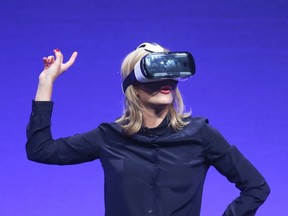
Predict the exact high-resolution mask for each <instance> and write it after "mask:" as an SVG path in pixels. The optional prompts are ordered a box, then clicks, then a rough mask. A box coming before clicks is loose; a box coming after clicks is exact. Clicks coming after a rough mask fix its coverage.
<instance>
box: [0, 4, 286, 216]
mask: <svg viewBox="0 0 288 216" xmlns="http://www.w3.org/2000/svg"><path fill="white" fill-rule="evenodd" d="M0 29H1V32H0V44H1V47H0V52H1V56H0V65H1V85H0V94H1V112H0V120H1V124H0V131H1V145H0V152H1V153H0V154H1V155H0V164H1V165H0V173H1V178H0V215H3V216H18V215H21V216H38V215H39V216H40V215H41V216H60V215H61V216H65V215H69V216H74V215H75V216H76V215H77V216H78V215H85V216H90V215H91V216H92V215H99V216H101V215H103V214H104V204H103V173H102V169H101V164H100V163H99V161H94V162H91V163H85V164H81V165H73V166H62V167H61V166H51V165H42V164H37V163H33V162H30V161H28V160H27V159H26V153H25V148H24V146H25V142H26V137H25V128H26V124H27V122H28V118H29V114H30V110H31V100H32V99H33V97H34V95H35V91H36V88H37V81H38V75H39V74H40V72H41V70H42V57H43V56H47V55H50V54H52V50H53V49H54V48H60V49H61V51H62V52H63V53H64V55H65V57H66V58H65V59H66V60H67V59H68V57H69V55H70V54H71V53H72V52H73V51H74V50H77V51H78V52H79V56H78V59H77V62H76V63H75V65H73V67H72V68H71V69H70V70H69V71H68V72H67V73H66V74H64V75H63V76H61V77H60V78H59V79H58V80H57V82H56V83H55V87H54V95H53V100H54V101H55V107H54V113H53V132H54V137H55V138H57V137H60V136H68V135H72V134H74V133H80V132H84V131H87V130H90V129H92V128H94V127H96V126H97V125H98V124H99V123H101V122H104V121H105V122H107V121H108V122H110V121H113V120H114V119H115V118H116V117H118V116H119V115H120V114H121V113H122V102H123V95H122V92H121V88H120V82H121V79H120V75H119V68H120V64H121V62H122V60H123V58H124V57H125V55H126V54H127V53H128V52H130V51H131V50H133V49H134V48H135V47H136V46H137V45H138V44H140V43H141V42H146V41H154V42H158V43H160V44H161V45H163V46H165V47H167V48H169V49H171V50H187V51H190V52H192V53H193V55H194V56H195V60H196V64H197V74H196V75H195V77H193V78H192V79H190V80H189V81H186V82H183V83H180V89H181V90H182V94H183V97H184V101H185V103H186V107H187V108H188V109H190V108H191V109H192V111H193V115H194V116H205V117H207V118H209V120H210V123H211V124H212V125H213V126H215V127H216V128H218V129H219V130H220V132H221V133H222V134H223V135H224V136H225V137H226V138H227V140H228V141H229V142H230V143H231V144H235V145H237V146H238V148H239V149H240V150H241V151H242V152H243V154H244V155H246V157H247V158H248V159H249V160H250V161H251V162H252V163H253V164H254V165H255V166H256V167H257V168H258V169H259V170H260V172H261V173H262V174H263V175H264V176H265V178H266V179H267V181H268V182H269V185H270V187H271V189H272V192H271V195H270V197H269V198H268V200H267V201H266V203H265V204H264V205H263V206H262V207H261V208H260V209H259V212H258V215H264V216H266V215H267V216H270V215H277V216H282V215H283V216H284V215H288V208H287V200H288V199H287V195H288V188H287V181H288V174H287V166H286V163H287V153H288V147H287V138H288V135H287V134H288V133H287V128H288V115H287V110H288V102H287V93H288V69H287V64H288V41H287V38H288V1H286V0H253V1H233V0H230V1H228V0H227V1H224V0H222V1H212V0H203V1H193V0H178V1H168V0H159V1H157V0H147V1H136V0H98V1H97V0H82V1H79V0H77V1H76V0H62V1H61V0H58V1H56V0H50V1H43V0H30V1H22V0H1V2H0ZM237 194H238V191H237V190H236V189H235V187H234V185H232V184H230V183H229V182H228V181H227V180H226V178H225V177H223V176H221V175H220V174H218V173H217V172H216V171H215V170H214V168H211V169H210V171H209V174H208V176H207V181H206V184H205V188H204V195H203V205H202V213H201V215H204V216H214V215H215V216H218V215H221V213H222V212H223V211H224V209H225V207H226V206H227V205H228V203H229V202H231V201H232V199H234V198H235V197H236V196H237Z"/></svg>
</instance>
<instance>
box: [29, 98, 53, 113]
mask: <svg viewBox="0 0 288 216" xmlns="http://www.w3.org/2000/svg"><path fill="white" fill-rule="evenodd" d="M53 105H54V102H53V101H35V100H32V110H33V111H44V112H52V110H53Z"/></svg>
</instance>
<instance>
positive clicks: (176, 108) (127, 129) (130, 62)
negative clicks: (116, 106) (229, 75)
mask: <svg viewBox="0 0 288 216" xmlns="http://www.w3.org/2000/svg"><path fill="white" fill-rule="evenodd" d="M167 51H168V50H167ZM147 54H149V52H147V51H145V50H144V48H138V49H136V50H134V51H132V52H131V53H129V54H128V55H127V56H126V58H125V59H124V61H123V62H122V65H121V76H122V79H123V80H124V79H125V77H126V76H128V75H129V74H130V73H131V71H133V68H134V66H135V64H136V63H137V62H138V61H139V60H140V59H141V58H143V57H144V56H145V55H147ZM124 100H125V101H124V108H123V114H122V116H121V117H120V118H119V119H117V120H116V121H115V122H116V123H119V124H120V125H121V126H122V129H123V132H124V133H125V134H127V135H133V134H135V133H137V132H138V131H139V130H140V129H141V127H142V123H143V107H142V106H141V101H140V99H139V98H138V97H137V93H136V90H135V88H134V86H133V85H130V86H129V87H128V88H127V89H126V91H125V99H124ZM184 110H185V106H184V103H183V99H182V96H181V93H180V91H179V89H178V87H176V89H175V96H174V100H173V103H172V104H171V105H170V107H169V112H168V117H169V120H170V125H171V127H172V128H173V129H174V130H175V131H177V130H181V129H183V127H184V126H186V125H187V124H189V121H187V120H186V121H185V118H187V117H189V116H190V114H191V113H190V112H188V113H185V112H184Z"/></svg>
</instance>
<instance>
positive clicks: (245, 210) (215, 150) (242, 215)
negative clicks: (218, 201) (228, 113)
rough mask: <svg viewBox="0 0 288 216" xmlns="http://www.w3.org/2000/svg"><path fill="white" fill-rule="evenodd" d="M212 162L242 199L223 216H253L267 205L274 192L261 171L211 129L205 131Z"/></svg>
mask: <svg viewBox="0 0 288 216" xmlns="http://www.w3.org/2000/svg"><path fill="white" fill-rule="evenodd" d="M202 136H203V139H204V140H205V152H206V157H207V160H208V162H209V163H210V164H211V165H212V166H214V167H215V168H216V169H217V170H218V172H220V173H221V174H222V175H224V176H225V177H226V178H227V179H228V180H229V181H230V182H232V183H234V184H235V186H236V187H237V188H238V189H239V190H240V195H239V196H238V197H237V198H236V199H235V200H233V201H232V202H231V203H230V204H229V205H228V207H227V208H226V210H225V212H224V213H223V216H252V215H255V214H256V211H257V209H258V208H259V207H260V206H261V205H262V204H263V203H264V201H265V200H266V198H267V197H268V195H269V193H270V188H269V186H268V184H267V182H266V180H265V179H264V177H263V176H262V175H261V174H260V173H259V171H258V170H257V169H256V168H255V167H254V166H253V165H252V164H251V163H250V162H249V161H248V160H247V159H246V158H245V157H244V156H243V155H242V154H241V152H240V151H239V150H238V149H237V147H235V146H230V145H229V144H228V142H227V141H226V140H225V138H224V137H223V136H222V135H221V134H220V133H219V132H218V131H217V130H216V129H214V128H212V127H211V126H210V125H208V124H206V125H205V126H204V127H203V129H202Z"/></svg>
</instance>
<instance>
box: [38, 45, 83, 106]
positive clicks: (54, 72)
mask: <svg viewBox="0 0 288 216" xmlns="http://www.w3.org/2000/svg"><path fill="white" fill-rule="evenodd" d="M54 54H55V57H54V56H48V57H44V58H43V61H44V70H43V71H42V73H41V74H40V75H39V84H38V89H37V92H36V96H35V101H51V98H52V91H53V83H54V81H55V80H56V79H57V77H58V76H60V75H61V74H62V73H63V72H65V71H66V70H68V69H69V68H70V67H71V66H72V65H73V63H74V62H75V59H76V57H77V54H78V53H77V52H73V54H72V55H71V57H70V59H69V60H68V61H67V62H66V63H63V55H62V53H61V52H60V50H59V49H55V50H54Z"/></svg>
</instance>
